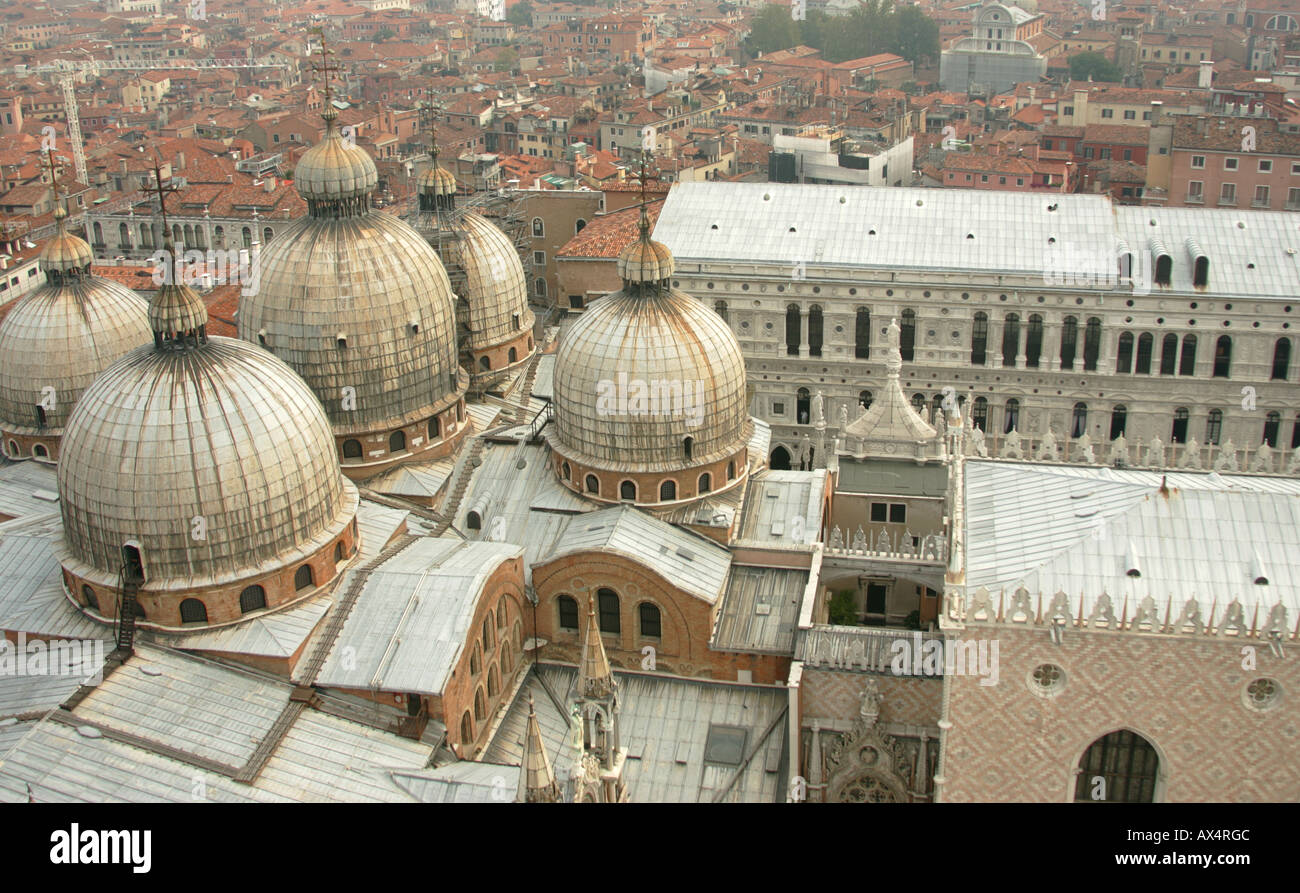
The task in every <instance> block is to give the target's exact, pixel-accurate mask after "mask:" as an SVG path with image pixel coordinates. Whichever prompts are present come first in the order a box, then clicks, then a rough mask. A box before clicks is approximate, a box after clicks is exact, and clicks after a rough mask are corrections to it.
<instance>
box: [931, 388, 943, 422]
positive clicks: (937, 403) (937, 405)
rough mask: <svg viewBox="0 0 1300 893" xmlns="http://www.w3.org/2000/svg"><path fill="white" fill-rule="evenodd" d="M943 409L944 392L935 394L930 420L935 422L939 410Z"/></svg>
mask: <svg viewBox="0 0 1300 893" xmlns="http://www.w3.org/2000/svg"><path fill="white" fill-rule="evenodd" d="M942 409H943V394H935V395H934V399H933V400H931V401H930V415H929V416H928V418H929V420H930V421H931V422H933V421H934V420H935V419H937V418H938V417H939V412H940V411H941V410H942Z"/></svg>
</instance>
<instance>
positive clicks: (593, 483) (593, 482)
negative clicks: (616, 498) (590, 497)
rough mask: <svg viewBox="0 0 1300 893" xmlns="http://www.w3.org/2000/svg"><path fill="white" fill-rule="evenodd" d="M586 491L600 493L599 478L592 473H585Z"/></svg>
mask: <svg viewBox="0 0 1300 893" xmlns="http://www.w3.org/2000/svg"><path fill="white" fill-rule="evenodd" d="M587 492H588V493H595V494H596V495H597V496H599V495H600V479H599V478H597V477H596V476H595V475H594V474H589V475H587Z"/></svg>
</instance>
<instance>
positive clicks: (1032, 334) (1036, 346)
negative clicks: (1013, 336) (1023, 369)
mask: <svg viewBox="0 0 1300 893" xmlns="http://www.w3.org/2000/svg"><path fill="white" fill-rule="evenodd" d="M1042 355H1043V317H1042V315H1041V314H1038V313H1031V314H1029V329H1028V331H1026V332H1025V365H1026V366H1028V367H1029V368H1030V369H1037V368H1038V360H1039V359H1040V358H1041V357H1042Z"/></svg>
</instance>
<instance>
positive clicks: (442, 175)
mask: <svg viewBox="0 0 1300 893" xmlns="http://www.w3.org/2000/svg"><path fill="white" fill-rule="evenodd" d="M415 188H416V189H418V190H419V191H420V192H421V193H425V194H429V195H455V194H456V178H455V177H453V176H452V175H451V174H450V173H448V172H447V171H446V170H444V169H443V168H441V167H439V166H438V164H437V161H436V160H435V162H434V164H433V166H432V167H430V168H429V169H428V170H426V171H425V172H424V173H422V174H420V178H419V179H418V180H416V181H415Z"/></svg>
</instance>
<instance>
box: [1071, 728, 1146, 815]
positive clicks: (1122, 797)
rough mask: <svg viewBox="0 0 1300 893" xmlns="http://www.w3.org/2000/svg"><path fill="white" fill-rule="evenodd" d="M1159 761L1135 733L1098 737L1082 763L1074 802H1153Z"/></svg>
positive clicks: (1125, 732) (1113, 733)
mask: <svg viewBox="0 0 1300 893" xmlns="http://www.w3.org/2000/svg"><path fill="white" fill-rule="evenodd" d="M1159 770H1160V759H1159V757H1157V756H1156V749H1155V748H1154V747H1152V746H1151V742H1149V741H1147V740H1146V739H1145V738H1143V737H1142V736H1141V735H1139V734H1137V733H1136V732H1130V731H1129V730H1128V729H1120V730H1119V731H1118V732H1111V733H1110V734H1109V735H1105V736H1103V737H1101V738H1098V739H1097V740H1096V741H1094V742H1093V743H1092V745H1091V746H1090V747H1089V748H1088V749H1087V750H1086V751H1084V753H1083V759H1081V760H1079V774H1078V780H1077V781H1076V782H1075V788H1074V799H1075V801H1076V802H1081V803H1094V802H1101V803H1153V802H1155V796H1156V778H1157V777H1158V774H1159Z"/></svg>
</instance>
